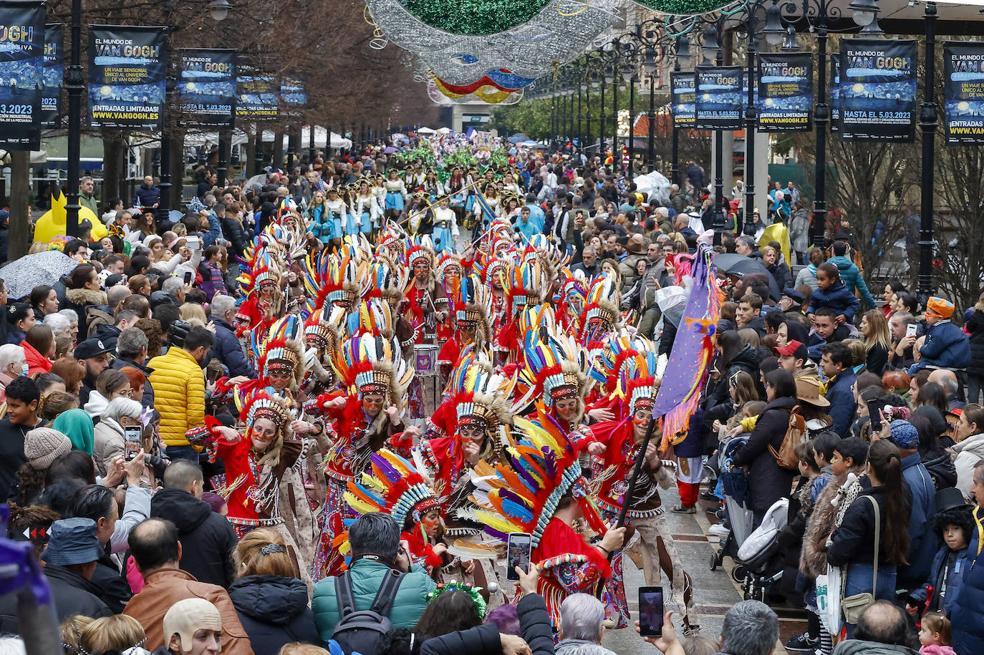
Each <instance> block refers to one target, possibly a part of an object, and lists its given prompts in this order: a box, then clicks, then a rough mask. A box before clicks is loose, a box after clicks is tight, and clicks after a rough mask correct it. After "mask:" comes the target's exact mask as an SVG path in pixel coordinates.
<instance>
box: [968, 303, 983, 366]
mask: <svg viewBox="0 0 984 655" xmlns="http://www.w3.org/2000/svg"><path fill="white" fill-rule="evenodd" d="M965 327H966V328H967V332H968V333H969V334H970V364H968V365H967V373H968V374H970V375H974V376H977V377H980V378H984V311H981V310H980V309H975V310H974V313H973V314H971V315H970V318H969V319H968V320H967V324H966V326H965Z"/></svg>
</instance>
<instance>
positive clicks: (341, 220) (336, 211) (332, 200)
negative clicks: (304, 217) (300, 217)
mask: <svg viewBox="0 0 984 655" xmlns="http://www.w3.org/2000/svg"><path fill="white" fill-rule="evenodd" d="M325 204H326V206H327V209H328V217H327V218H325V219H324V222H325V223H327V225H325V226H324V227H323V228H322V231H323V232H322V237H320V238H321V240H322V242H324V243H326V245H331V246H334V247H338V245H339V244H341V242H342V236H343V233H344V226H345V218H346V216H348V206H347V205H346V204H345V201H344V200H342V199H341V198H340V197H339V193H338V189H337V188H331V189H328V202H327V203H325ZM325 237H327V239H328V241H327V242H325V241H324V239H325Z"/></svg>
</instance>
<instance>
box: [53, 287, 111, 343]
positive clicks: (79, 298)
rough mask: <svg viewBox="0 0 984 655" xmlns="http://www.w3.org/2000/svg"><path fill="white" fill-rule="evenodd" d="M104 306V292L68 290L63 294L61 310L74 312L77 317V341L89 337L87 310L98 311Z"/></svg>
mask: <svg viewBox="0 0 984 655" xmlns="http://www.w3.org/2000/svg"><path fill="white" fill-rule="evenodd" d="M105 306H106V292H105V291H92V290H91V289H69V290H68V291H66V292H65V301H64V302H63V303H61V308H62V309H71V310H74V311H75V313H76V314H78V316H79V339H78V340H79V341H80V342H81V341H84V340H85V339H86V338H88V335H89V321H88V318H89V313H88V312H89V309H99V308H101V307H105Z"/></svg>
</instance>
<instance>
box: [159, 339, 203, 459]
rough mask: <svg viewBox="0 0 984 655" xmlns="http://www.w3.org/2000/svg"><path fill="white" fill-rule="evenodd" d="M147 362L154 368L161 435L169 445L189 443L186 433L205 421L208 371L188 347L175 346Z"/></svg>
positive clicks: (186, 444) (185, 444)
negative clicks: (205, 370)
mask: <svg viewBox="0 0 984 655" xmlns="http://www.w3.org/2000/svg"><path fill="white" fill-rule="evenodd" d="M147 366H149V367H150V368H151V369H153V371H154V372H153V373H151V374H150V386H152V387H153V388H154V408H155V409H157V411H158V412H160V415H161V439H163V440H164V443H165V444H166V445H168V446H188V445H190V444H189V443H188V439H187V438H186V437H185V433H187V432H188V430H190V429H192V428H197V427H200V426H202V425H203V424H204V422H205V374H204V372H203V371H202V367H201V366H200V365H199V364H198V362H197V361H196V360H195V358H194V357H192V356H191V354H190V353H189V352H188V351H187V350H185V349H184V348H178V347H176V346H174V347H172V348H171V349H170V350H168V351H167V353H166V354H164V355H161V356H160V357H155V358H153V359H152V360H150V362H148V364H147Z"/></svg>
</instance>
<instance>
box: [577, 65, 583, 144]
mask: <svg viewBox="0 0 984 655" xmlns="http://www.w3.org/2000/svg"><path fill="white" fill-rule="evenodd" d="M576 81H577V143H578V149H580V148H582V147H584V136H583V134H584V133H583V132H582V131H581V127H582V125H581V118H582V116H583V114H582V112H583V111H584V110H583V108H582V107H581V76H580V75H578V76H577V80H576Z"/></svg>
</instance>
